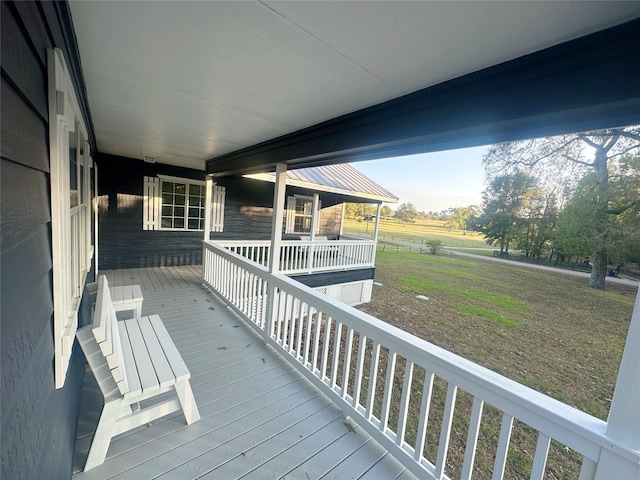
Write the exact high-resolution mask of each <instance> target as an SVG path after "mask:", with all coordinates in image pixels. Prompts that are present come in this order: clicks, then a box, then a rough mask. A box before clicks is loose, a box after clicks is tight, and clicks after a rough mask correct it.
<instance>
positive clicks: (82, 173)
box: [80, 165, 87, 204]
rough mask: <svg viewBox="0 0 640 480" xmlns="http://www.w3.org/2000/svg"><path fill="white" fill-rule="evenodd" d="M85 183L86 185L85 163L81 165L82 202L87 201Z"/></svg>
mask: <svg viewBox="0 0 640 480" xmlns="http://www.w3.org/2000/svg"><path fill="white" fill-rule="evenodd" d="M85 191H86V189H85V185H84V165H80V203H82V204H85V203H87V198H86V195H87V194H86V193H85Z"/></svg>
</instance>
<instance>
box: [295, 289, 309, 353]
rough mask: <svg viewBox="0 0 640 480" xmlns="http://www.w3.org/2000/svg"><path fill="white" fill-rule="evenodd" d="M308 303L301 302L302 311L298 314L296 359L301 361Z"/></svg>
mask: <svg viewBox="0 0 640 480" xmlns="http://www.w3.org/2000/svg"><path fill="white" fill-rule="evenodd" d="M306 305H307V304H306V303H304V302H303V301H302V300H300V310H299V313H298V321H297V323H296V332H297V336H296V359H297V360H300V348H301V345H302V331H303V329H304V323H305V318H306V315H305V307H306Z"/></svg>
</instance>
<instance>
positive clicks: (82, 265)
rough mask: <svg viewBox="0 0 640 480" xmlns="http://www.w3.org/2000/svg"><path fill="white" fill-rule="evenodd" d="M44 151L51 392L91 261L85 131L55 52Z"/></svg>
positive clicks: (67, 354)
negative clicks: (47, 154) (51, 334)
mask: <svg viewBox="0 0 640 480" xmlns="http://www.w3.org/2000/svg"><path fill="white" fill-rule="evenodd" d="M47 55H48V58H47V60H48V70H49V146H50V162H51V170H50V179H51V246H52V257H53V316H54V329H53V330H54V364H55V381H56V388H61V387H62V386H63V385H64V381H65V378H66V372H67V368H68V366H69V359H70V358H71V349H72V348H73V342H74V338H75V334H76V330H77V328H78V308H79V306H80V300H81V298H82V292H83V289H84V285H85V280H86V276H87V273H88V271H89V270H90V269H91V259H92V257H93V252H94V249H93V243H94V242H95V234H93V235H92V225H93V224H92V221H91V215H92V212H91V204H92V195H94V194H95V185H94V184H93V180H94V178H95V177H92V173H93V171H94V168H95V167H94V165H93V161H92V159H91V157H90V151H89V143H88V140H87V139H88V135H87V129H86V126H85V123H84V119H83V118H82V114H81V113H80V108H79V106H78V101H77V98H76V95H75V92H74V89H73V84H72V82H71V79H70V77H69V74H68V70H67V66H66V63H65V61H64V56H63V54H62V51H61V50H60V49H55V50H49V51H48V53H47Z"/></svg>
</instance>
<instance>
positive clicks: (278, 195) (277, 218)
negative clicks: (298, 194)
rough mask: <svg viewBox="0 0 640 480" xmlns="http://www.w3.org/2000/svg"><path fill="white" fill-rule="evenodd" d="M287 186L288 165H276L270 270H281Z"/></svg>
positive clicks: (272, 271) (271, 271) (275, 271)
mask: <svg viewBox="0 0 640 480" xmlns="http://www.w3.org/2000/svg"><path fill="white" fill-rule="evenodd" d="M286 188H287V166H286V165H285V164H284V163H278V164H277V165H276V184H275V187H274V188H273V219H272V223H271V255H269V272H270V273H277V272H278V270H280V246H281V244H282V219H283V217H284V204H285V192H286Z"/></svg>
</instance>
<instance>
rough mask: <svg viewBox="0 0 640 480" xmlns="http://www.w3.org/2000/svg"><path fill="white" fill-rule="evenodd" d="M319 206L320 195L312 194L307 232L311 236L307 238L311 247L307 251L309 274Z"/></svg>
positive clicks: (311, 265)
mask: <svg viewBox="0 0 640 480" xmlns="http://www.w3.org/2000/svg"><path fill="white" fill-rule="evenodd" d="M319 205H320V195H319V194H317V193H314V194H313V204H312V206H311V232H309V233H310V234H311V236H310V237H309V240H310V241H311V245H309V248H308V249H307V270H308V271H309V273H311V271H312V270H313V259H314V258H315V255H314V251H315V248H314V245H313V242H315V240H316V232H317V231H318V222H319V221H320V219H319V218H318V216H319V211H318V207H319Z"/></svg>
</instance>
